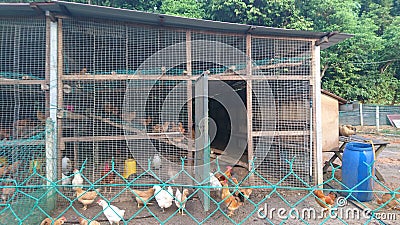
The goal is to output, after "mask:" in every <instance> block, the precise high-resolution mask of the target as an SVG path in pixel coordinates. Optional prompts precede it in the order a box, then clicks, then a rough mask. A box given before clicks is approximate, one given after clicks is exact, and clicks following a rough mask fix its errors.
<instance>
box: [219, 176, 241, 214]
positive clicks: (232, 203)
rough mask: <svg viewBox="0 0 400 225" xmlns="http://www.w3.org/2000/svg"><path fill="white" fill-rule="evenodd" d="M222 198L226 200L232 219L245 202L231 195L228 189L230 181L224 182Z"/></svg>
mask: <svg viewBox="0 0 400 225" xmlns="http://www.w3.org/2000/svg"><path fill="white" fill-rule="evenodd" d="M221 198H222V199H223V200H224V202H225V205H226V206H227V207H228V210H229V213H228V216H229V217H231V216H232V215H233V212H234V211H235V210H237V209H238V208H239V207H240V206H241V205H243V202H240V199H239V198H237V197H235V196H234V195H232V194H231V192H230V191H229V188H228V180H224V181H223V187H222V193H221Z"/></svg>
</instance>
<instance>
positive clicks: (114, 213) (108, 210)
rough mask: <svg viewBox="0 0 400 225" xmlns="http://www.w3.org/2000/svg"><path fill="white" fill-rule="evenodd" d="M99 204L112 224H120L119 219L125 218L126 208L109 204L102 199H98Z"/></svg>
mask: <svg viewBox="0 0 400 225" xmlns="http://www.w3.org/2000/svg"><path fill="white" fill-rule="evenodd" d="M97 204H99V205H100V206H101V207H103V213H104V215H105V216H106V217H107V220H108V222H110V225H113V224H114V223H116V224H119V221H121V220H123V218H124V214H125V210H122V209H119V208H118V207H117V206H114V205H108V203H107V202H106V201H104V200H102V199H100V200H98V201H97Z"/></svg>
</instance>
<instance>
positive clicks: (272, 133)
mask: <svg viewBox="0 0 400 225" xmlns="http://www.w3.org/2000/svg"><path fill="white" fill-rule="evenodd" d="M252 133H253V136H254V137H264V136H265V137H273V136H304V135H309V134H310V131H302V130H299V131H253V132H252Z"/></svg>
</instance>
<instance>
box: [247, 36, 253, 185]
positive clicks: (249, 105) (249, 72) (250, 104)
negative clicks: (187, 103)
mask: <svg viewBox="0 0 400 225" xmlns="http://www.w3.org/2000/svg"><path fill="white" fill-rule="evenodd" d="M251 39H252V35H251V34H247V36H246V56H247V62H246V74H247V76H249V77H251V78H252V77H253V74H252V71H253V64H252V55H251V45H252V44H251ZM252 87H253V86H252V82H251V80H248V81H247V83H246V102H247V106H246V107H247V157H248V167H247V168H248V169H249V171H251V170H252V168H251V162H252V161H253V160H254V149H253V148H254V147H253V135H254V133H253V94H252V93H253V89H252ZM253 181H254V178H253V177H251V178H250V182H253Z"/></svg>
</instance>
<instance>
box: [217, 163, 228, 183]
mask: <svg viewBox="0 0 400 225" xmlns="http://www.w3.org/2000/svg"><path fill="white" fill-rule="evenodd" d="M217 178H218V180H219V181H220V182H221V183H222V182H223V181H225V180H228V178H229V179H231V178H232V167H231V166H227V167H226V171H225V172H224V173H223V174H221V175H220V176H217Z"/></svg>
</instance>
